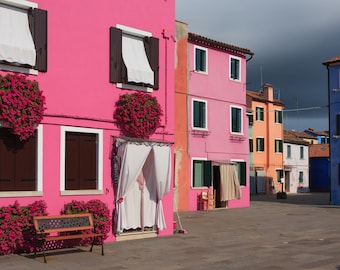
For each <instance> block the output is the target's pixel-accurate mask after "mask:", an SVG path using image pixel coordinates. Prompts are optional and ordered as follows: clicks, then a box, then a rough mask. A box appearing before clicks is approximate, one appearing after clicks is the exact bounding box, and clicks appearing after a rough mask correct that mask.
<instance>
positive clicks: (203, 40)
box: [188, 32, 254, 55]
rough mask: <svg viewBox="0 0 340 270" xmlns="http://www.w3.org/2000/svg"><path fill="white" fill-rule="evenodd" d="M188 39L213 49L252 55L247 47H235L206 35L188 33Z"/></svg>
mask: <svg viewBox="0 0 340 270" xmlns="http://www.w3.org/2000/svg"><path fill="white" fill-rule="evenodd" d="M188 41H190V42H192V43H196V44H200V45H202V46H208V47H212V48H214V49H217V50H220V51H226V52H233V53H242V54H249V55H254V53H253V52H251V51H250V50H249V49H246V48H241V47H237V46H234V45H230V44H227V43H224V42H220V41H216V40H213V39H210V38H207V37H203V36H200V35H197V34H194V33H190V32H189V33H188Z"/></svg>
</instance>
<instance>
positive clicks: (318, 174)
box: [309, 157, 331, 192]
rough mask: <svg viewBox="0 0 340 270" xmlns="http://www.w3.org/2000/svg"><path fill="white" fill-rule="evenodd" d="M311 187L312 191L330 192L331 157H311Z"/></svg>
mask: <svg viewBox="0 0 340 270" xmlns="http://www.w3.org/2000/svg"><path fill="white" fill-rule="evenodd" d="M309 166H310V168H309V174H310V177H309V189H310V191H311V192H330V190H331V183H330V173H329V158H328V157H322V158H310V159H309Z"/></svg>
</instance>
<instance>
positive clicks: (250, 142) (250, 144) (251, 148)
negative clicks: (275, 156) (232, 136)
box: [249, 139, 254, 153]
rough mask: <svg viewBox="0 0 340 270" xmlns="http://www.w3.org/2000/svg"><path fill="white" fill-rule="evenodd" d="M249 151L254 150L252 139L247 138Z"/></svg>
mask: <svg viewBox="0 0 340 270" xmlns="http://www.w3.org/2000/svg"><path fill="white" fill-rule="evenodd" d="M249 152H250V153H253V152H254V141H253V139H249Z"/></svg>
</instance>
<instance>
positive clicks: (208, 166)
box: [203, 161, 212, 187]
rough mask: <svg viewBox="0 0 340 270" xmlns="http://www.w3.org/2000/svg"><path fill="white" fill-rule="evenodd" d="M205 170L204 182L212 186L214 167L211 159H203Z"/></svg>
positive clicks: (207, 185)
mask: <svg viewBox="0 0 340 270" xmlns="http://www.w3.org/2000/svg"><path fill="white" fill-rule="evenodd" d="M203 168H204V169H203V170H204V179H203V181H204V182H203V183H204V186H206V187H210V186H211V179H212V167H211V161H203Z"/></svg>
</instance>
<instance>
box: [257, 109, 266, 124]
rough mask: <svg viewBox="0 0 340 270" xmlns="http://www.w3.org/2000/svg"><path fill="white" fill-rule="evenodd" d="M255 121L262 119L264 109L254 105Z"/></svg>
mask: <svg viewBox="0 0 340 270" xmlns="http://www.w3.org/2000/svg"><path fill="white" fill-rule="evenodd" d="M256 121H264V109H263V108H262V107H256Z"/></svg>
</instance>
